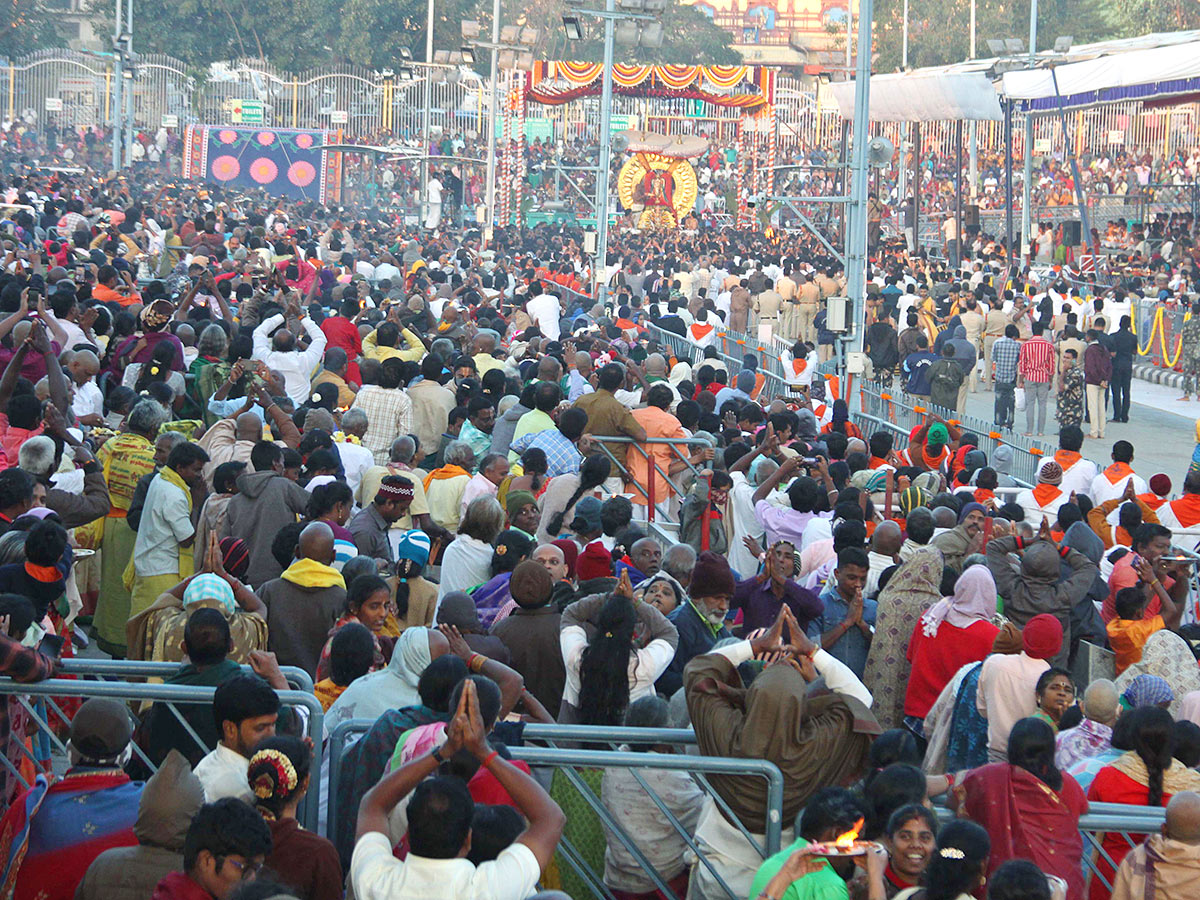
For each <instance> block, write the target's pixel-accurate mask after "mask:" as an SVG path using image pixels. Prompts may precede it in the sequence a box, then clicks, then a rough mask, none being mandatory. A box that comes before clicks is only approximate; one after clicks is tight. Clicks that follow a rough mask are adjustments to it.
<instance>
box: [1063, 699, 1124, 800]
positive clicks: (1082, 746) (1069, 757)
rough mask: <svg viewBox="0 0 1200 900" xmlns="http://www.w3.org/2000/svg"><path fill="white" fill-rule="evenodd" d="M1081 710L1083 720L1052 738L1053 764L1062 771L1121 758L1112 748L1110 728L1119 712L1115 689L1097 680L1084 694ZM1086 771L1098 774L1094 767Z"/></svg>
mask: <svg viewBox="0 0 1200 900" xmlns="http://www.w3.org/2000/svg"><path fill="white" fill-rule="evenodd" d="M1082 709H1083V721H1082V722H1080V723H1079V724H1078V725H1076V726H1075V727H1074V728H1068V729H1067V730H1066V731H1063V732H1061V733H1060V734H1059V735H1058V736H1057V737H1056V738H1055V739H1054V764H1055V765H1056V766H1058V768H1059V769H1061V770H1062V771H1064V772H1066V771H1067V770H1068V769H1070V768H1072V767H1073V766H1076V765H1078V764H1079V763H1082V762H1091V761H1098V760H1100V759H1104V760H1105V761H1106V762H1111V761H1112V759H1115V758H1116V757H1117V756H1120V755H1121V751H1119V750H1114V749H1113V745H1112V733H1113V725H1115V724H1116V721H1117V716H1118V715H1120V712H1121V704H1120V692H1119V691H1118V690H1117V686H1116V685H1115V684H1113V682H1111V681H1109V680H1108V679H1107V678H1098V679H1096V680H1095V681H1093V682H1092V683H1091V684H1089V685H1088V686H1087V689H1086V690H1085V691H1084V692H1083V704H1082ZM1101 765H1103V763H1101ZM1088 768H1090V769H1092V774H1095V772H1096V771H1099V766H1096V765H1089V767H1088ZM1089 780H1090V779H1089Z"/></svg>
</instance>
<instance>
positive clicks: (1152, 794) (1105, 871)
mask: <svg viewBox="0 0 1200 900" xmlns="http://www.w3.org/2000/svg"><path fill="white" fill-rule="evenodd" d="M1119 722H1120V734H1116V733H1114V745H1120V746H1124V747H1128V746H1132V747H1133V749H1132V750H1130V751H1128V752H1127V753H1125V754H1124V755H1123V756H1120V757H1118V758H1117V761H1116V762H1114V763H1113V764H1112V765H1108V766H1105V767H1104V768H1103V769H1101V770H1100V771H1099V772H1097V773H1096V777H1095V778H1094V779H1093V780H1092V784H1091V787H1089V788H1088V792H1087V798H1088V800H1089V801H1092V802H1095V803H1132V804H1136V805H1137V806H1166V805H1167V801H1169V800H1170V799H1171V796H1172V795H1173V794H1177V793H1179V792H1180V791H1200V774H1198V773H1196V772H1195V771H1194V770H1192V769H1189V768H1187V766H1185V765H1184V764H1183V763H1181V762H1179V760H1177V759H1174V758H1173V756H1172V752H1173V749H1174V740H1173V738H1172V730H1173V728H1174V719H1172V718H1171V714H1170V713H1169V712H1167V711H1166V710H1165V709H1163V708H1162V707H1160V706H1139V707H1138V708H1137V709H1133V710H1130V711H1129V712H1127V713H1125V714H1124V715H1122V716H1121V718H1120V720H1119ZM1129 837H1130V838H1131V839H1132V840H1133V841H1134V843H1135V844H1136V843H1138V842H1140V841H1141V840H1143V839H1144V838H1145V835H1141V834H1131V835H1129ZM1100 846H1101V848H1102V849H1103V850H1104V853H1102V854H1100V857H1099V859H1097V860H1096V868H1097V869H1098V871H1099V873H1100V874H1101V875H1103V876H1104V881H1101V879H1100V878H1098V877H1095V876H1093V878H1092V887H1091V900H1108V896H1109V889H1108V888H1106V887H1105V886H1104V885H1105V882H1107V883H1108V884H1112V880H1113V873H1114V871H1115V868H1114V867H1116V866H1120V865H1121V860H1122V859H1124V858H1125V854H1126V853H1128V852H1129V850H1130V844H1129V842H1128V841H1126V840H1125V837H1124V835H1122V834H1121V833H1119V832H1112V833H1110V832H1106V833H1105V835H1104V839H1103V840H1102V841H1101V843H1100ZM1105 854H1107V855H1108V859H1105ZM1109 859H1111V860H1112V864H1111V865H1110V864H1109V862H1108V860H1109Z"/></svg>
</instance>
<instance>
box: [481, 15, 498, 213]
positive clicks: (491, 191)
mask: <svg viewBox="0 0 1200 900" xmlns="http://www.w3.org/2000/svg"><path fill="white" fill-rule="evenodd" d="M499 43H500V0H493V2H492V66H491V76H490V80H489V81H488V153H487V223H486V224H485V225H484V231H485V233H487V234H490V233H491V231H492V228H493V226H495V224H496V78H497V77H498V72H497V68H498V60H499V53H500V50H499V48H498V47H497V46H496V45H497V44H499Z"/></svg>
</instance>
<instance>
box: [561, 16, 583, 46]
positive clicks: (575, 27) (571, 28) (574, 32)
mask: <svg viewBox="0 0 1200 900" xmlns="http://www.w3.org/2000/svg"><path fill="white" fill-rule="evenodd" d="M562 23H563V30H564V31H566V32H567V40H568V41H582V40H583V28H581V27H580V25H579V17H578V16H563V17H562Z"/></svg>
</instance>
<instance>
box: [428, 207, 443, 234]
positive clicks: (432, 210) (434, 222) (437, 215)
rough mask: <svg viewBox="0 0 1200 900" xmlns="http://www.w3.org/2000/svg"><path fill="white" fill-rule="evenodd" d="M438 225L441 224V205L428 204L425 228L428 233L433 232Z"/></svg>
mask: <svg viewBox="0 0 1200 900" xmlns="http://www.w3.org/2000/svg"><path fill="white" fill-rule="evenodd" d="M440 224H442V204H440V203H430V204H429V212H428V213H427V214H426V216H425V227H426V228H428V229H429V230H430V231H435V230H437V227H438V226H439V225H440Z"/></svg>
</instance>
